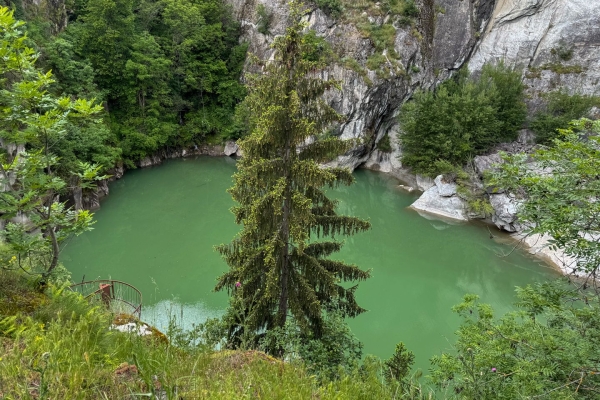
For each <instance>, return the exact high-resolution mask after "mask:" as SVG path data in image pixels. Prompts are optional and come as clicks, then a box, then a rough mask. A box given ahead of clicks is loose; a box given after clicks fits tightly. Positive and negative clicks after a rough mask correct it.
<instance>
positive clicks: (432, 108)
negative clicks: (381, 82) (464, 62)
mask: <svg viewBox="0 0 600 400" xmlns="http://www.w3.org/2000/svg"><path fill="white" fill-rule="evenodd" d="M525 116H526V109H525V103H524V102H523V85H522V83H521V80H520V75H519V74H518V73H516V72H514V71H512V70H511V69H509V68H507V67H505V66H504V65H503V64H499V65H497V66H490V65H486V66H485V67H484V68H483V70H482V72H481V75H480V76H479V78H469V77H468V71H467V70H462V71H460V72H459V73H458V74H457V75H456V76H455V77H454V78H453V79H451V80H448V81H446V82H444V83H443V84H442V85H441V86H440V87H439V88H438V89H437V90H435V91H430V92H424V91H418V92H416V93H415V95H414V97H413V101H410V102H407V103H406V104H404V106H403V107H402V111H401V113H400V122H401V124H402V129H403V131H404V134H403V135H401V137H400V140H401V143H402V148H403V151H404V154H403V157H402V162H403V163H404V164H405V165H407V166H409V167H412V168H413V170H414V171H415V172H417V173H420V174H425V175H430V176H435V175H437V174H439V173H443V172H446V171H442V170H440V167H441V166H444V169H446V170H447V169H449V168H448V166H460V165H462V164H464V163H465V162H467V161H468V160H469V159H470V158H472V157H473V156H475V155H477V154H481V153H483V152H485V151H487V150H489V149H490V148H491V147H492V146H494V145H496V144H497V143H500V142H502V141H510V140H514V139H516V137H517V130H518V129H519V128H520V127H521V125H522V123H523V121H524V120H525Z"/></svg>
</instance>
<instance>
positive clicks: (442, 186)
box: [434, 175, 458, 197]
mask: <svg viewBox="0 0 600 400" xmlns="http://www.w3.org/2000/svg"><path fill="white" fill-rule="evenodd" d="M434 183H435V186H437V188H438V193H439V195H440V196H442V197H451V196H454V195H455V194H456V190H457V188H458V185H457V184H456V183H454V182H449V183H446V182H444V176H443V175H438V176H437V177H436V178H435V180H434Z"/></svg>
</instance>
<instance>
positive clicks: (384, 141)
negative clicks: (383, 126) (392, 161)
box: [377, 133, 392, 153]
mask: <svg viewBox="0 0 600 400" xmlns="http://www.w3.org/2000/svg"><path fill="white" fill-rule="evenodd" d="M377 149H378V150H379V151H382V152H384V153H391V151H392V143H391V142H390V135H388V134H387V133H386V134H385V135H384V136H383V137H382V138H381V139H379V142H377Z"/></svg>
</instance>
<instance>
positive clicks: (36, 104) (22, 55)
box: [0, 7, 106, 278]
mask: <svg viewBox="0 0 600 400" xmlns="http://www.w3.org/2000/svg"><path fill="white" fill-rule="evenodd" d="M22 25H23V23H22V22H19V21H15V20H14V18H13V14H12V12H10V11H9V10H8V8H4V7H2V8H0V35H2V39H3V40H2V42H1V43H0V52H1V53H2V54H3V57H2V60H1V62H0V74H1V80H2V90H0V114H1V116H2V118H1V122H0V129H1V131H0V137H1V138H2V140H3V142H4V143H7V144H9V143H12V144H13V145H12V146H6V147H5V149H4V150H5V151H4V153H3V154H1V155H0V183H1V184H2V185H3V188H4V190H3V191H2V192H0V200H1V201H2V204H3V215H2V219H3V220H5V221H9V222H8V224H7V225H6V228H5V229H4V231H3V232H2V236H3V239H4V240H5V242H6V245H7V246H8V247H9V248H10V249H11V251H12V253H13V257H14V258H11V260H13V261H12V262H11V265H6V264H5V265H4V266H3V267H4V268H10V269H17V268H19V269H23V270H28V271H32V272H36V273H42V274H43V275H44V277H46V278H47V277H49V275H50V274H51V273H52V272H53V270H54V269H55V268H56V267H57V266H58V253H59V250H60V249H59V244H60V243H61V242H62V241H63V240H65V239H66V238H67V237H68V236H69V235H71V234H79V233H81V232H83V231H86V230H89V229H90V226H91V223H92V220H91V214H90V213H89V212H88V211H86V210H72V209H70V208H69V207H67V205H66V203H63V202H60V201H59V196H60V195H61V194H65V193H66V191H67V190H68V189H69V187H68V186H67V181H71V178H72V177H75V178H76V182H75V183H74V186H73V187H71V188H75V187H79V188H81V187H82V186H81V185H83V184H86V183H88V182H89V181H95V180H97V179H104V178H106V177H104V176H99V175H98V173H99V171H100V167H96V166H95V165H91V164H83V163H80V162H74V163H73V164H72V165H69V164H68V163H67V164H63V165H62V167H63V171H61V167H59V166H58V157H57V155H56V154H55V153H54V151H55V147H56V146H57V145H59V144H61V143H65V140H66V139H65V138H66V136H67V132H71V133H75V134H77V133H79V134H82V133H84V132H86V130H87V129H88V128H90V127H93V126H95V125H96V124H97V123H98V121H97V120H96V119H95V115H96V114H97V113H98V112H99V111H100V110H101V109H102V108H101V107H100V106H98V105H95V104H94V103H93V101H87V100H83V99H78V100H71V99H70V98H68V97H58V96H55V95H53V94H51V93H50V92H49V91H48V88H49V87H50V85H51V84H52V83H53V82H54V80H53V79H52V74H51V73H50V72H48V73H42V72H41V71H40V70H39V69H37V68H36V67H35V65H34V63H35V61H36V55H35V53H34V51H33V49H31V48H30V47H28V46H27V44H26V36H25V35H24V33H23V32H22V31H21V29H20V28H21V26H22ZM19 146H22V149H19ZM13 147H16V149H15V150H11V148H13ZM66 151H67V150H66V149H63V152H66ZM69 167H72V168H73V170H70V171H69V170H68V169H67V170H65V168H69ZM83 169H85V171H84V170H83ZM61 172H62V174H61ZM59 228H60V229H59Z"/></svg>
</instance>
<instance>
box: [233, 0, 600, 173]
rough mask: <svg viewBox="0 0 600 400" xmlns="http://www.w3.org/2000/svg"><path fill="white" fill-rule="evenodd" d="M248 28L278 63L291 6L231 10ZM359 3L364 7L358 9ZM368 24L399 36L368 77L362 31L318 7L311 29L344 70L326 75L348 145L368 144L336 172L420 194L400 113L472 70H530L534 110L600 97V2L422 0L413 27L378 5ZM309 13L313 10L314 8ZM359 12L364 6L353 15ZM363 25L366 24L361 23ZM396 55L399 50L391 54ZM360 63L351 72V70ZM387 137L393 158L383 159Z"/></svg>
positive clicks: (245, 4) (239, 0) (262, 52)
mask: <svg viewBox="0 0 600 400" xmlns="http://www.w3.org/2000/svg"><path fill="white" fill-rule="evenodd" d="M227 1H228V2H229V3H230V4H231V6H232V8H233V13H234V17H235V18H236V19H237V20H238V21H240V22H241V24H242V27H243V33H242V39H241V40H245V41H248V42H249V44H250V47H249V51H250V52H251V53H254V54H256V55H257V56H258V57H260V58H269V57H270V56H271V54H272V50H271V49H270V48H269V45H270V43H271V42H272V41H273V38H274V37H275V36H276V35H280V34H282V33H283V32H284V30H285V27H286V21H287V17H288V11H289V10H288V6H287V2H286V1H284V0H227ZM357 3H361V2H360V1H358V2H357ZM362 3H364V4H369V3H370V4H373V7H371V8H370V9H368V8H367V7H366V6H365V8H366V9H365V11H363V13H362V15H361V16H360V17H362V18H363V21H364V20H365V19H366V20H368V21H369V22H370V23H372V24H379V25H381V24H384V23H388V24H390V23H391V25H392V26H393V27H394V29H395V38H394V45H393V50H394V51H395V53H396V54H397V55H398V57H396V58H392V57H388V54H386V52H387V53H389V51H388V50H384V51H383V53H382V55H383V56H385V59H386V61H385V63H384V64H383V65H380V66H379V68H378V69H376V70H371V69H369V68H368V67H367V65H368V62H367V61H368V58H369V57H370V56H373V55H374V54H375V53H376V49H375V46H374V45H373V43H372V41H371V40H370V39H369V38H368V37H367V36H368V35H365V33H364V31H361V29H360V22H358V21H357V19H356V18H354V20H353V19H352V18H349V17H347V16H345V14H347V12H346V11H345V12H344V13H342V16H341V17H338V18H332V17H329V16H328V15H326V14H325V13H324V12H323V11H322V10H320V9H318V8H317V7H316V6H314V5H312V8H311V11H310V13H309V14H308V16H307V22H308V24H309V27H310V28H312V29H314V30H315V31H316V32H317V34H318V35H320V36H322V37H324V38H325V39H326V40H327V41H328V42H329V43H330V44H331V46H332V48H333V49H334V51H335V52H336V53H337V55H338V56H339V58H340V60H341V62H340V63H338V65H336V66H333V67H331V68H330V70H328V71H327V72H325V73H324V74H323V75H324V78H333V79H337V80H339V81H341V82H342V90H341V91H339V92H332V93H330V94H329V100H330V102H331V104H332V105H333V106H334V108H335V109H336V110H337V111H338V112H340V113H342V114H343V115H345V116H346V120H345V122H344V123H342V124H341V125H340V126H339V127H338V132H337V133H338V134H339V135H340V136H341V137H342V138H344V139H350V138H354V139H360V140H361V144H360V145H358V146H356V147H355V148H354V149H353V150H352V151H351V152H350V153H348V154H346V155H344V156H342V157H340V158H339V159H338V160H337V162H336V163H337V164H339V165H343V166H347V167H350V168H356V167H357V166H359V165H364V166H366V167H367V168H371V169H376V170H381V171H384V172H388V173H391V174H393V175H395V176H397V177H399V178H401V179H403V180H406V181H408V182H411V183H413V184H414V185H416V180H415V178H414V176H412V175H411V174H410V172H409V171H407V170H406V169H404V168H402V164H401V163H400V161H399V159H398V158H399V156H400V155H401V149H400V147H399V145H398V140H397V134H398V132H399V126H398V123H397V118H396V117H397V114H398V111H399V107H400V105H401V104H402V103H403V102H404V101H406V100H407V99H409V98H410V97H411V95H412V94H413V92H414V91H415V90H416V89H419V88H423V89H428V88H431V87H433V86H435V85H436V84H438V83H440V82H442V81H443V80H445V79H447V78H448V77H450V76H451V74H452V73H453V71H456V70H457V69H459V68H461V67H462V66H464V65H468V66H469V69H470V70H471V72H473V73H477V71H479V70H480V69H481V68H482V66H483V65H484V64H485V63H487V62H497V61H500V60H504V62H505V63H506V64H508V65H510V66H514V67H515V68H517V69H519V70H522V73H523V80H524V82H525V83H526V85H527V86H528V88H529V89H528V91H529V97H530V103H531V104H530V105H531V107H533V108H534V107H535V106H536V103H537V98H538V95H539V93H541V92H546V91H550V90H556V89H564V90H566V91H568V92H570V93H575V92H578V93H581V94H597V93H598V92H599V86H598V82H599V80H600V68H599V67H600V25H599V24H598V23H597V21H598V19H599V18H600V2H595V1H588V0H417V6H418V8H419V10H420V13H419V16H418V17H416V18H415V20H414V26H411V25H405V26H401V25H400V24H398V23H397V22H394V21H393V20H391V19H390V18H391V16H390V15H389V13H388V14H387V15H383V13H381V12H380V5H379V3H374V2H373V3H371V2H369V1H364V0H363V1H362ZM308 4H309V5H310V4H311V3H308ZM259 5H261V7H264V10H265V11H266V12H267V13H269V15H270V17H271V20H270V24H269V32H268V33H267V34H263V33H260V32H259V29H258V24H257V23H258V21H259V18H260V17H259V13H257V9H258V8H259ZM352 7H353V8H354V7H355V6H352ZM359 21H360V20H359ZM390 50H391V49H390ZM348 59H353V60H356V62H357V63H352V65H351V66H348V65H347V64H345V63H344V61H345V60H348ZM386 135H388V136H389V138H390V142H391V147H392V151H391V152H389V151H387V152H384V151H381V150H379V149H378V147H377V143H378V142H379V141H380V140H381V139H382V138H383V137H384V136H386Z"/></svg>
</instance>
